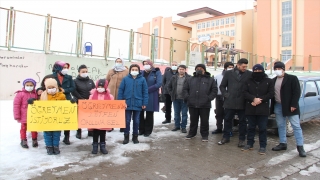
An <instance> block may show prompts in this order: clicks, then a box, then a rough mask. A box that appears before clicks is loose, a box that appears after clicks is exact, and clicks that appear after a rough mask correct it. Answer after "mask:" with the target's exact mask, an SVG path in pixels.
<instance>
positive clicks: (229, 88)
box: [220, 68, 252, 109]
mask: <svg viewBox="0 0 320 180" xmlns="http://www.w3.org/2000/svg"><path fill="white" fill-rule="evenodd" d="M238 74H239V71H238V70H237V68H234V69H233V70H229V71H226V72H225V74H224V76H223V79H222V81H221V84H220V91H221V94H222V96H223V97H224V103H223V107H224V108H226V109H244V108H245V100H244V95H243V89H244V85H245V83H246V82H247V80H248V79H249V78H250V77H251V74H252V72H251V71H245V72H244V73H243V74H242V75H241V77H240V78H238Z"/></svg>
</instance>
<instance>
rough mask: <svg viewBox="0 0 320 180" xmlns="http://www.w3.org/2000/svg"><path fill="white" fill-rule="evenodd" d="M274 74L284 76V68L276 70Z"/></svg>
mask: <svg viewBox="0 0 320 180" xmlns="http://www.w3.org/2000/svg"><path fill="white" fill-rule="evenodd" d="M274 74H276V75H277V76H282V70H275V71H274Z"/></svg>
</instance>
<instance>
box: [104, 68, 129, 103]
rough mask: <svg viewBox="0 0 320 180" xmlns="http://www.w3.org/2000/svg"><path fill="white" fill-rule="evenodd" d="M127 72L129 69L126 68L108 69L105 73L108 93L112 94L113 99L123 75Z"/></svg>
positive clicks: (115, 96)
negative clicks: (119, 69) (121, 69)
mask: <svg viewBox="0 0 320 180" xmlns="http://www.w3.org/2000/svg"><path fill="white" fill-rule="evenodd" d="M128 74H129V71H128V70H127V69H126V70H124V71H115V70H114V69H110V70H109V72H108V74H107V78H106V79H107V80H108V82H109V89H110V93H111V94H112V95H113V96H114V98H115V99H117V97H118V90H119V86H120V83H121V81H122V79H123V78H124V77H126V76H127V75H128Z"/></svg>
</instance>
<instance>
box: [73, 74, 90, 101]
mask: <svg viewBox="0 0 320 180" xmlns="http://www.w3.org/2000/svg"><path fill="white" fill-rule="evenodd" d="M74 84H75V90H74V91H73V92H72V95H73V97H75V100H76V101H78V100H79V99H89V97H90V91H91V90H92V89H94V88H95V85H94V82H93V80H92V79H90V78H89V77H86V78H83V77H81V76H79V75H78V76H77V78H76V79H75V80H74Z"/></svg>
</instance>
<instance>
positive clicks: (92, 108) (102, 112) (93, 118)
mask: <svg viewBox="0 0 320 180" xmlns="http://www.w3.org/2000/svg"><path fill="white" fill-rule="evenodd" d="M125 109H126V103H125V101H123V100H79V104H78V110H79V113H78V117H79V128H93V129H100V128H125V127H126V124H125Z"/></svg>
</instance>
